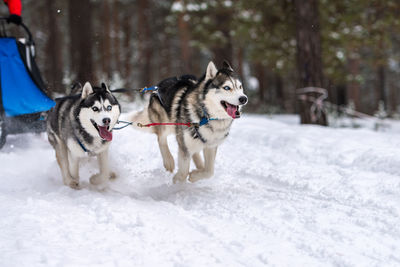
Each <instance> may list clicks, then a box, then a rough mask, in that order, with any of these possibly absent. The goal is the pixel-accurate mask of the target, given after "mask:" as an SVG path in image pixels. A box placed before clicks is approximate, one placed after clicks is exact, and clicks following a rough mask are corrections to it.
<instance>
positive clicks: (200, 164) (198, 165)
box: [192, 152, 204, 170]
mask: <svg viewBox="0 0 400 267" xmlns="http://www.w3.org/2000/svg"><path fill="white" fill-rule="evenodd" d="M192 159H193V162H194V165H196V169H198V170H202V169H204V162H203V159H202V158H201V155H200V153H199V152H196V153H194V154H193V156H192Z"/></svg>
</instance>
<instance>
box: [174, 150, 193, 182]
mask: <svg viewBox="0 0 400 267" xmlns="http://www.w3.org/2000/svg"><path fill="white" fill-rule="evenodd" d="M189 168H190V155H188V153H185V152H184V151H182V149H179V153H178V172H177V173H176V174H175V176H174V179H173V182H174V184H176V183H178V182H185V181H186V177H187V176H188V174H189Z"/></svg>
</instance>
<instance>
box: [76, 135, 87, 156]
mask: <svg viewBox="0 0 400 267" xmlns="http://www.w3.org/2000/svg"><path fill="white" fill-rule="evenodd" d="M75 139H76V142H78V144H79V145H80V147H81V148H82V150H83V151H85V152H88V153H90V151H89V150H87V149H86V147H85V146H84V145H83V144H82V142H81V140H79V138H78V137H77V136H75Z"/></svg>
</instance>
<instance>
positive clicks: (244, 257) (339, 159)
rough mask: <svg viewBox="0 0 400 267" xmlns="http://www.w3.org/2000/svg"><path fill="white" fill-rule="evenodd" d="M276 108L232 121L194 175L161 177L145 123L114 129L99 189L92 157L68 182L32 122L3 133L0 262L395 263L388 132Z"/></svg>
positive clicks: (393, 144) (399, 201)
mask: <svg viewBox="0 0 400 267" xmlns="http://www.w3.org/2000/svg"><path fill="white" fill-rule="evenodd" d="M282 118H283V119H282V120H281V121H280V120H279V119H278V120H277V117H274V119H269V118H267V117H265V116H255V115H252V116H251V115H247V116H243V117H242V118H241V119H239V120H237V121H235V123H234V125H233V128H232V131H231V135H230V136H229V138H228V140H227V141H226V142H225V143H224V144H223V145H222V147H221V148H220V149H219V151H218V154H217V161H216V174H215V176H214V177H213V178H211V179H209V180H204V181H201V182H198V183H196V184H190V183H187V184H178V185H173V184H172V183H171V180H172V174H170V173H167V172H165V171H164V169H163V168H162V161H161V156H160V154H159V151H158V148H157V145H156V137H155V136H153V135H149V134H146V133H142V132H138V131H136V130H134V129H131V128H127V129H125V130H121V131H119V132H115V133H114V141H113V142H114V143H113V144H112V148H111V152H110V155H111V161H112V165H113V166H114V168H113V169H114V170H115V171H116V172H117V173H118V176H119V177H118V179H117V180H115V181H112V182H110V183H109V187H108V188H107V189H105V190H104V191H98V190H96V189H95V188H93V187H91V186H90V185H89V183H88V177H89V176H90V175H91V174H93V173H95V172H96V170H97V164H96V161H95V160H94V159H90V160H84V161H83V162H82V169H81V181H82V187H83V188H82V189H81V190H78V191H77V190H73V189H70V188H68V187H66V186H64V185H62V181H61V175H60V171H59V169H58V166H57V164H56V160H55V156H54V151H53V150H52V148H51V147H50V145H49V144H48V143H47V138H46V135H45V134H44V133H43V134H40V135H35V134H21V135H14V136H9V137H8V141H7V144H6V146H5V148H3V149H2V150H1V151H0V164H1V165H0V166H1V168H0V178H1V181H2V183H1V184H0V214H1V217H0V266H18V267H22V266H29V267H31V266H399V265H400V217H399V215H400V132H397V131H387V132H374V131H372V130H368V129H333V128H323V127H318V126H299V125H295V124H293V123H290V122H293V119H292V118H287V117H282ZM170 143H171V144H172V150H173V152H174V153H176V151H177V147H176V143H175V141H174V139H173V138H171V139H170Z"/></svg>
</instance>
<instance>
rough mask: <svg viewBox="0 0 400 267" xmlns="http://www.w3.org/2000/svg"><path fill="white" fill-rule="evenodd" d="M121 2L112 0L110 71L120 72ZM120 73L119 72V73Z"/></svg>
mask: <svg viewBox="0 0 400 267" xmlns="http://www.w3.org/2000/svg"><path fill="white" fill-rule="evenodd" d="M121 11H122V10H121V4H120V2H119V0H113V16H112V17H113V35H112V37H113V39H112V40H113V45H112V46H113V57H112V58H113V68H112V71H113V72H114V71H117V72H120V69H121V49H120V47H121V38H120V32H121V20H120V14H121ZM120 74H121V73H120Z"/></svg>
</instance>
